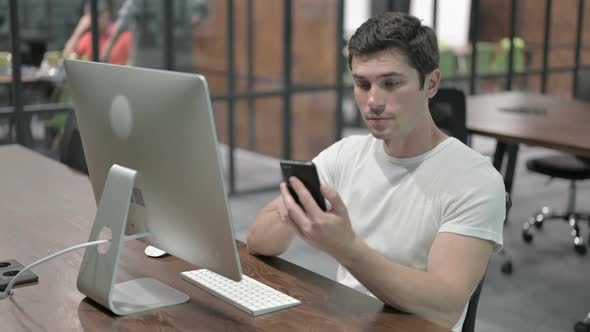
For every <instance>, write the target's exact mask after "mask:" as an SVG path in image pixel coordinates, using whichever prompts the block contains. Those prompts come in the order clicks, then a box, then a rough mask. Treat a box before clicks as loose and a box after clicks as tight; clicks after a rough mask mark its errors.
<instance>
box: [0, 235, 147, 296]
mask: <svg viewBox="0 0 590 332" xmlns="http://www.w3.org/2000/svg"><path fill="white" fill-rule="evenodd" d="M147 235H149V233H139V234H134V235H130V236H126V237H124V238H123V240H124V241H127V240H134V239H139V238H142V237H145V236H147ZM109 242H111V240H98V241H91V242H86V243H81V244H78V245H75V246H71V247H69V248H66V249H63V250H61V251H58V252H56V253H55V254H51V255H49V256H47V257H44V258H41V259H40V260H38V261H36V262H34V263H31V264H29V265H27V266H26V267H25V268H24V269H22V270H20V271H19V272H18V273H17V274H16V275H15V276H14V278H12V280H10V282H9V283H8V285H7V286H6V289H5V290H4V292H0V300H2V299H5V298H9V297H11V296H12V295H13V294H14V291H13V290H12V286H14V283H15V282H16V281H17V280H18V278H19V277H20V276H21V275H22V274H23V273H24V272H25V271H28V270H30V269H32V268H34V267H35V266H37V265H39V264H43V263H45V262H47V261H49V260H52V259H53V258H55V257H58V256H61V255H63V254H65V253H68V252H70V251H74V250H78V249H81V248H85V247H90V246H97V245H99V244H103V243H109Z"/></svg>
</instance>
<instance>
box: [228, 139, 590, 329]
mask: <svg viewBox="0 0 590 332" xmlns="http://www.w3.org/2000/svg"><path fill="white" fill-rule="evenodd" d="M472 146H473V148H474V149H475V150H477V151H479V152H481V153H482V154H484V155H488V156H489V155H491V154H492V153H493V151H494V147H495V142H494V141H493V140H490V139H486V138H483V137H474V138H473V145H472ZM226 153H227V150H224V152H223V155H226ZM546 153H554V152H552V151H549V150H545V149H542V148H534V147H527V146H523V147H521V150H520V154H519V160H518V163H517V171H516V175H515V182H514V190H513V193H512V198H513V207H512V209H511V211H510V217H509V222H508V224H507V225H506V227H505V232H504V241H505V249H506V250H505V252H506V253H507V254H508V255H507V256H501V255H497V256H495V257H494V258H493V259H492V261H491V263H490V265H489V268H488V272H487V275H486V280H485V283H484V289H483V292H482V296H481V299H480V302H479V309H478V316H477V331H480V332H492V331H540V332H545V331H573V324H574V323H575V322H576V321H579V320H581V319H582V318H584V317H586V314H587V313H588V311H590V258H589V257H588V256H579V255H577V254H576V253H575V252H574V250H573V242H572V237H571V235H570V229H569V226H568V225H567V224H566V223H563V222H558V223H547V224H546V225H545V227H544V228H543V230H542V232H538V233H537V234H535V238H534V241H533V243H532V244H525V243H524V242H523V240H522V237H521V226H522V223H523V222H524V221H526V220H528V219H529V218H530V216H531V214H532V213H533V212H534V211H535V210H537V209H538V208H539V207H540V206H541V205H550V206H554V207H557V208H560V207H563V206H565V201H566V198H567V189H568V187H567V185H568V184H567V183H566V182H564V181H560V180H555V181H551V182H550V181H549V180H548V179H547V178H546V177H544V176H541V175H535V174H532V173H530V172H528V171H527V170H526V169H525V167H524V162H525V160H526V159H527V158H530V157H533V156H537V155H544V154H546ZM236 167H237V182H236V187H237V189H238V191H244V190H246V191H247V190H251V189H255V188H257V187H268V186H273V185H277V186H278V182H279V181H280V170H279V167H278V160H277V159H274V158H269V157H266V156H262V155H258V154H255V153H252V152H248V151H238V152H237V157H236ZM276 195H278V191H266V192H260V193H251V194H236V195H233V196H231V197H230V204H231V210H232V214H233V216H234V224H235V230H236V237H237V238H238V239H241V240H244V239H245V236H246V233H247V229H248V226H249V224H250V222H251V221H252V218H253V217H254V214H255V213H256V211H257V210H258V208H260V207H262V206H263V205H264V204H266V203H267V202H269V201H270V200H272V199H273V198H274V197H276ZM577 204H578V206H579V207H580V208H581V209H584V208H586V210H590V181H586V183H580V184H579V186H578V198H577ZM588 228H589V227H588V225H586V224H584V225H582V232H583V235H584V240H585V241H586V242H590V241H589V240H590V239H589V233H590V231H589V230H588ZM282 257H283V258H285V259H286V260H289V261H291V262H294V263H296V264H298V265H301V266H303V267H305V268H307V269H309V270H312V271H314V272H316V273H319V274H322V275H324V276H326V277H328V278H332V279H333V278H334V276H335V271H336V266H337V265H336V262H335V261H334V260H333V259H332V258H331V257H329V256H328V255H325V254H323V253H322V252H318V251H317V250H314V249H312V248H310V247H309V246H308V245H307V244H305V243H304V242H302V241H300V240H296V241H295V242H294V244H293V245H292V246H291V248H290V249H289V250H288V251H287V252H286V253H285V254H284V255H282ZM506 257H510V258H511V259H512V262H513V266H514V272H513V273H512V274H511V275H505V274H502V273H501V271H500V270H501V265H502V263H503V262H505V259H506Z"/></svg>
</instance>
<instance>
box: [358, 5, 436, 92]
mask: <svg viewBox="0 0 590 332" xmlns="http://www.w3.org/2000/svg"><path fill="white" fill-rule="evenodd" d="M389 48H396V49H398V50H400V51H401V52H402V54H403V55H404V56H405V58H406V61H407V63H408V64H409V65H410V67H412V68H414V69H416V71H418V75H419V77H420V89H422V88H423V86H424V78H425V77H426V74H429V73H431V72H432V71H433V70H435V69H436V68H438V61H439V53H438V42H437V40H436V34H435V33H434V31H433V30H432V29H431V28H430V27H427V26H424V25H422V23H421V22H420V20H419V19H418V18H416V17H414V16H411V15H408V14H404V13H399V12H386V13H383V14H379V15H377V16H375V17H372V18H370V19H368V20H367V21H366V22H365V23H363V24H362V25H361V26H360V27H359V28H358V29H357V30H356V32H355V33H354V35H352V37H351V38H350V41H349V42H348V66H349V67H350V68H351V69H352V58H353V57H354V56H359V55H368V54H373V53H377V52H380V51H383V50H386V49H389Z"/></svg>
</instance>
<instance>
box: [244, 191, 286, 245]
mask: <svg viewBox="0 0 590 332" xmlns="http://www.w3.org/2000/svg"><path fill="white" fill-rule="evenodd" d="M295 234H296V230H295V226H294V223H293V221H292V220H291V218H290V217H289V214H288V213H287V209H286V207H285V205H284V204H283V201H282V198H281V196H279V197H277V198H275V199H274V200H273V201H272V202H270V203H269V204H267V205H266V206H264V207H263V208H262V209H260V210H259V211H258V213H257V214H256V216H255V217H254V220H253V221H252V224H251V225H250V228H249V229H248V237H247V239H246V243H247V245H248V251H249V252H250V253H251V254H259V255H265V256H278V255H280V254H282V253H284V252H285V251H286V250H287V249H288V248H289V245H290V244H291V241H292V240H293V238H294V236H295Z"/></svg>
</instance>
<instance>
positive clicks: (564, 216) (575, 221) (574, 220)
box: [522, 206, 590, 255]
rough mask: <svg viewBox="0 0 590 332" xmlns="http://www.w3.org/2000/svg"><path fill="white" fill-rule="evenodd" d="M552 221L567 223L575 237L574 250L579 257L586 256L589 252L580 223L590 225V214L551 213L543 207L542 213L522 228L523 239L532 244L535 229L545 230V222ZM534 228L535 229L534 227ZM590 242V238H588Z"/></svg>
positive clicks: (572, 212) (571, 212)
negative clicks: (583, 222)
mask: <svg viewBox="0 0 590 332" xmlns="http://www.w3.org/2000/svg"><path fill="white" fill-rule="evenodd" d="M550 220H562V221H565V222H567V223H568V224H569V225H570V227H571V229H572V231H571V235H572V237H573V242H574V250H575V251H576V253H578V254H579V255H585V254H586V251H587V247H586V245H585V244H584V240H583V239H582V236H581V234H580V227H579V222H580V221H586V222H588V223H589V224H590V214H588V213H580V212H574V211H567V212H565V213H557V212H553V211H551V209H550V208H549V207H546V206H545V207H542V208H541V209H540V211H539V212H538V213H537V214H535V215H534V216H533V217H531V219H529V221H528V222H525V223H524V225H523V227H522V238H523V240H524V241H525V242H526V243H531V242H532V241H533V234H532V231H533V229H537V230H540V229H542V228H543V223H544V222H545V221H550ZM533 226H534V227H533ZM588 241H589V242H590V237H589V238H588Z"/></svg>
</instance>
